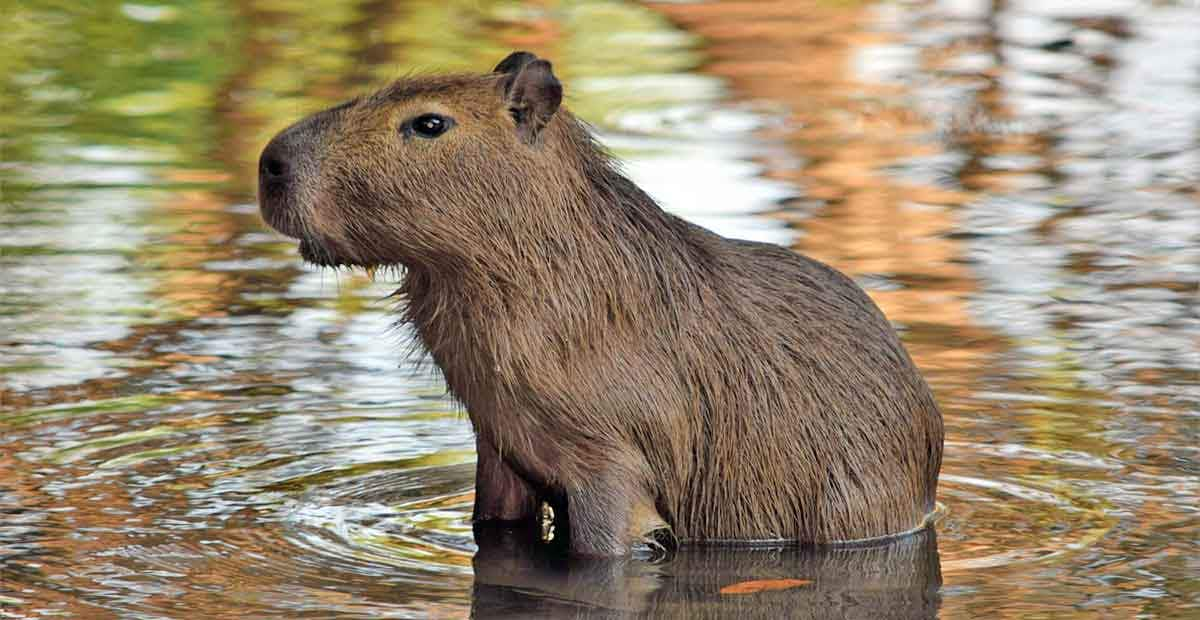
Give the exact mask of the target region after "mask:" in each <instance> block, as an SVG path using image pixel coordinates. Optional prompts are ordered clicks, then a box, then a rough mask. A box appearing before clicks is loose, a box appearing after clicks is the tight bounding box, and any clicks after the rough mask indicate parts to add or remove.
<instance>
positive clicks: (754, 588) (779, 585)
mask: <svg viewBox="0 0 1200 620" xmlns="http://www.w3.org/2000/svg"><path fill="white" fill-rule="evenodd" d="M810 583H812V580H810V579H755V580H753V581H739V582H737V583H734V584H730V585H727V586H725V587H724V588H721V594H754V593H755V592H766V591H767V590H786V589H788V588H798V587H800V586H806V585H808V584H810Z"/></svg>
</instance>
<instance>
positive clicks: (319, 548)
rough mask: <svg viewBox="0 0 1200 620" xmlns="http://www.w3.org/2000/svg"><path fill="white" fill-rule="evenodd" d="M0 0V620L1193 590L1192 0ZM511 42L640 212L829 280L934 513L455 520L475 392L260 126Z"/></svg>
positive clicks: (782, 604)
mask: <svg viewBox="0 0 1200 620" xmlns="http://www.w3.org/2000/svg"><path fill="white" fill-rule="evenodd" d="M5 11H6V13H8V14H9V24H10V25H9V26H8V27H6V28H5V29H4V32H3V34H0V43H2V44H3V49H4V50H5V52H4V54H3V55H0V76H3V77H2V78H0V79H2V80H3V81H4V82H3V87H2V88H0V104H2V106H3V107H2V109H3V110H4V113H3V114H0V191H2V194H0V231H2V234H0V269H2V271H3V273H2V277H0V290H2V293H3V294H2V295H0V398H2V402H0V617H14V618H35V617H44V616H62V617H76V618H109V617H114V618H115V617H122V618H223V617H253V618H270V617H277V618H304V617H310V618H329V617H345V618H355V617H364V618H365V617H397V618H409V617H412V618H443V617H445V618H453V617H464V616H467V615H470V614H472V613H473V614H474V615H475V616H476V617H480V618H483V617H508V618H529V617H637V616H653V617H679V618H702V617H711V618H723V617H738V616H746V617H763V618H778V617H814V618H821V617H828V616H831V615H833V616H838V615H840V616H843V617H869V618H879V617H898V618H899V617H904V618H909V617H934V616H941V617H945V618H973V617H980V618H983V617H989V618H990V617H1014V618H1016V617H1021V618H1024V617H1055V618H1060V617H1092V616H1105V617H1142V618H1190V617H1194V616H1195V615H1196V614H1198V613H1200V586H1198V583H1200V580H1198V579H1197V576H1198V575H1200V548H1198V547H1200V545H1198V543H1197V540H1198V538H1200V513H1198V511H1200V509H1198V508H1197V506H1200V465H1198V457H1200V454H1198V452H1200V448H1198V446H1200V413H1198V411H1200V313H1198V310H1197V307H1198V299H1200V294H1198V285H1200V207H1198V202H1200V200H1198V198H1200V196H1198V195H1197V186H1198V182H1200V37H1198V36H1196V33H1197V32H1200V8H1198V7H1197V6H1196V4H1195V3H1194V2H1190V1H1187V0H1180V1H1177V2H1168V1H1164V2H1153V3H1152V2H1132V1H1129V2H1127V1H1121V0H1111V1H1106V2H1089V3H1075V2H1065V1H1064V2H1033V1H1013V0H1008V1H998V0H997V1H995V2H985V1H979V0H956V1H954V2H916V1H914V2H894V3H893V2H888V3H868V2H853V1H851V2H832V1H815V0H775V1H754V2H751V1H745V2H721V3H684V4H677V3H669V4H650V5H638V4H632V3H626V2H615V1H614V2H603V1H596V0H577V1H572V2H530V3H520V2H490V1H475V0H473V1H470V2H462V1H458V0H444V1H442V2H417V1H409V2H381V1H365V2H333V1H327V0H309V1H308V2H304V3H293V2H267V1H255V0H245V1H239V2H221V1H212V2H202V3H177V4H134V3H120V2H106V1H98V2H91V3H87V6H86V7H83V6H74V5H63V4H61V3H56V2H48V1H38V0H34V1H28V2H21V3H19V4H17V5H15V6H14V5H10V6H7V7H5ZM514 48H526V49H531V50H534V51H536V52H537V53H539V54H541V55H544V56H547V57H550V58H552V59H553V60H554V61H555V67H556V71H557V72H558V73H560V74H561V76H562V77H563V79H564V82H565V83H566V88H567V93H568V95H567V104H568V105H569V106H570V107H571V108H572V109H573V110H575V111H576V112H577V113H578V114H580V115H581V116H583V117H584V118H586V119H587V120H589V121H591V122H592V123H594V124H595V125H596V126H597V127H598V129H599V130H600V131H601V133H602V137H603V139H604V141H605V142H606V143H607V144H608V145H609V146H610V147H611V148H613V149H614V150H615V151H616V152H617V153H618V154H619V155H621V156H622V157H623V158H625V160H626V161H627V163H628V165H627V169H628V171H629V173H630V174H631V175H632V176H633V177H634V178H635V179H636V180H637V181H638V182H639V183H641V184H642V185H643V186H644V187H645V188H646V189H648V190H649V191H650V192H651V193H652V194H654V195H655V196H656V197H657V198H659V199H660V200H661V201H662V202H663V204H664V206H665V207H667V208H668V209H671V210H673V211H675V212H678V213H680V214H682V215H684V216H685V217H688V218H690V219H693V220H694V221H697V222H700V223H702V224H703V225H705V226H709V227H711V228H713V229H715V230H717V231H718V232H721V233H723V234H727V235H731V236H738V237H744V238H753V239H759V240H764V241H771V242H775V243H781V244H786V245H790V246H792V247H794V248H796V249H798V250H800V251H802V252H806V253H808V254H811V255H813V256H815V257H817V258H820V259H822V260H825V261H827V262H829V263H831V264H833V265H835V266H837V267H838V268H840V269H842V270H844V271H846V272H847V273H849V274H851V275H852V276H853V277H854V278H855V279H856V280H857V281H859V282H860V284H862V285H863V286H864V287H865V288H867V289H868V291H869V292H870V293H871V295H872V296H873V297H874V298H875V299H876V300H877V301H878V303H879V304H880V305H881V306H882V307H883V308H884V310H885V311H886V312H887V314H888V315H889V317H891V318H892V319H893V320H894V322H895V323H896V325H897V326H898V327H899V328H900V329H901V330H902V334H903V336H904V338H905V341H906V343H907V344H908V346H909V348H910V350H911V351H912V353H913V355H914V357H915V358H916V360H917V362H918V364H919V365H920V366H921V368H922V369H923V370H924V371H925V373H926V375H927V377H928V379H929V381H930V383H931V384H932V386H933V387H934V390H935V392H936V393H937V396H938V398H939V401H940V402H941V403H942V405H943V408H944V411H945V417H946V425H947V445H946V462H945V466H944V470H943V476H942V485H941V488H940V497H941V501H942V502H943V503H944V504H945V506H946V510H947V514H946V516H945V517H944V518H943V519H942V520H941V522H940V523H939V524H938V527H937V531H936V536H935V535H925V536H922V537H917V538H913V539H909V540H906V541H902V542H901V543H898V544H895V545H890V546H885V547H881V548H868V549H845V550H838V551H834V552H825V553H815V552H803V551H797V550H789V549H761V550H756V551H731V550H694V551H688V552H684V553H681V554H679V555H678V556H676V557H674V558H672V559H670V560H669V561H666V562H657V563H655V562H649V561H646V560H644V559H639V560H634V561H628V562H617V563H588V562H579V561H569V560H566V559H564V558H561V557H557V556H555V555H554V554H552V553H543V552H541V551H536V550H530V549H529V547H528V545H525V544H523V543H524V542H525V541H524V539H522V538H521V537H520V536H521V534H520V533H511V532H508V533H503V532H498V533H497V532H493V533H489V534H488V535H487V536H485V537H483V538H481V539H480V543H481V544H480V546H479V547H477V546H476V543H475V539H474V537H473V536H472V532H471V528H470V523H469V520H468V518H469V512H470V506H471V501H472V495H471V493H472V478H473V460H474V455H473V441H472V439H471V434H470V429H469V426H468V424H467V422H466V420H465V417H464V416H463V415H462V414H461V412H460V411H459V410H458V409H457V408H456V406H455V405H454V403H453V402H450V401H449V400H448V399H447V398H446V397H445V387H444V385H443V383H442V382H441V380H440V378H439V377H438V376H437V374H436V372H435V371H434V369H431V368H430V367H429V366H428V365H427V364H422V363H421V362H420V360H406V359H404V358H403V356H402V355H401V354H400V352H401V351H402V350H404V349H405V347H406V344H408V343H409V341H410V339H411V335H410V334H409V333H407V332H405V331H403V330H394V329H392V328H391V323H392V319H391V318H390V317H389V313H390V312H391V306H390V303H391V302H390V301H388V300H386V299H385V298H386V296H387V295H388V294H389V293H390V292H391V290H392V289H393V288H394V287H395V284H394V281H392V282H389V281H388V278H386V277H385V278H381V280H380V281H375V282H372V281H370V280H368V279H366V278H365V277H363V276H362V275H361V274H354V273H346V272H341V273H333V272H328V271H324V272H323V271H318V270H314V269H310V268H307V267H305V266H303V265H302V264H301V263H300V261H299V259H298V257H297V255H296V251H295V248H294V244H293V243H291V242H289V241H287V240H286V239H283V238H281V237H280V236H279V235H276V234H274V233H272V232H270V231H268V230H267V229H266V228H265V227H264V226H263V225H262V222H261V220H260V219H259V217H258V215H257V207H256V205H255V202H254V194H253V192H254V184H255V162H256V158H257V155H258V152H259V150H260V149H261V147H262V145H263V144H265V142H266V140H267V139H268V138H269V137H270V136H271V135H272V134H273V133H274V132H275V131H277V130H278V129H280V128H282V127H283V126H286V125H287V124H289V123H290V122H291V121H293V120H294V119H296V118H297V117H299V116H301V115H303V114H305V113H308V112H311V111H314V110H317V109H321V108H323V107H326V106H328V105H332V104H334V103H337V102H339V101H341V100H344V99H346V98H349V97H351V96H354V95H356V94H359V93H362V92H365V91H368V90H370V89H372V88H374V87H376V86H379V85H382V84H384V83H386V82H387V81H388V80H389V79H392V78H394V77H396V76H398V75H402V74H404V73H407V72H411V71H430V70H483V69H486V68H488V67H491V66H492V65H494V64H495V62H496V61H497V60H498V59H500V58H502V57H503V56H504V55H505V54H506V53H507V52H508V51H509V50H511V49H514ZM747 582H749V583H750V584H751V586H750V587H748V588H747V587H746V586H745V584H746V583H747ZM753 584H758V585H757V586H755V585H753ZM764 584H766V585H764ZM772 584H773V585H774V586H776V587H778V588H780V589H762V588H764V587H768V586H771V585H772ZM756 588H757V589H756Z"/></svg>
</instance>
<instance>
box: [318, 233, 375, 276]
mask: <svg viewBox="0 0 1200 620" xmlns="http://www.w3.org/2000/svg"><path fill="white" fill-rule="evenodd" d="M300 257H301V258H303V259H304V260H305V261H306V262H308V263H310V264H313V265H317V266H318V267H334V268H337V267H361V268H362V269H363V270H364V271H366V273H367V276H369V277H371V278H372V279H374V278H375V271H376V270H378V269H380V268H383V269H385V270H386V269H387V268H394V267H396V265H385V264H379V263H371V264H366V263H360V262H358V261H354V260H351V259H349V258H346V257H345V256H343V255H341V254H338V253H337V252H336V251H335V250H334V249H333V248H331V247H329V246H328V245H326V244H323V243H321V242H320V241H317V240H315V239H312V238H309V237H303V238H301V239H300Z"/></svg>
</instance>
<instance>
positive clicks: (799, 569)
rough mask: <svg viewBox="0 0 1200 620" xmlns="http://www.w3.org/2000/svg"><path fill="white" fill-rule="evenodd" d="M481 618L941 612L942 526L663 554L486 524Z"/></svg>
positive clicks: (876, 619) (478, 561)
mask: <svg viewBox="0 0 1200 620" xmlns="http://www.w3.org/2000/svg"><path fill="white" fill-rule="evenodd" d="M475 538H476V541H477V543H478V545H479V551H478V553H477V554H476V555H475V561H474V566H475V587H474V601H473V608H472V617H473V618H478V619H485V618H506V619H508V618H511V619H516V618H642V617H647V618H680V619H683V618H687V619H689V620H698V619H707V618H712V619H716V618H734V619H739V620H745V619H749V618H867V619H870V620H884V619H888V618H935V617H937V613H938V608H939V606H940V604H941V596H940V589H941V585H942V575H941V569H940V565H939V561H938V551H937V535H936V533H935V532H934V531H933V530H932V529H929V530H925V531H922V532H920V533H917V534H914V535H911V536H906V537H903V538H899V539H894V540H890V541H888V542H886V543H881V544H874V545H860V546H853V547H850V546H847V547H825V548H812V547H809V548H798V547H776V548H747V547H684V548H682V549H679V550H677V551H675V552H673V553H671V554H669V555H668V556H667V557H666V558H664V559H661V560H660V561H650V560H647V559H645V558H642V559H639V558H622V559H583V558H576V557H569V556H568V555H567V554H565V553H563V552H562V550H561V549H555V548H553V547H549V546H546V545H542V544H539V543H538V542H537V533H536V532H534V531H531V530H529V529H505V528H500V527H490V526H489V527H483V528H478V529H477V530H476V533H475Z"/></svg>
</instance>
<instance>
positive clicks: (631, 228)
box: [260, 55, 942, 554]
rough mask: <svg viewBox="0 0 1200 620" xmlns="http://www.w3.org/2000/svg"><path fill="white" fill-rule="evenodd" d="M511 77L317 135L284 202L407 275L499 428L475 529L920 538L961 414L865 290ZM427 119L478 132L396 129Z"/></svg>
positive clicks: (371, 103) (475, 403)
mask: <svg viewBox="0 0 1200 620" xmlns="http://www.w3.org/2000/svg"><path fill="white" fill-rule="evenodd" d="M505 63H507V66H506V64H505ZM505 63H502V64H501V66H500V67H497V69H498V70H499V72H497V73H492V74H487V75H481V76H449V77H428V78H414V79H406V80H401V81H399V82H397V83H396V84H394V85H393V86H391V87H389V88H386V89H384V90H383V91H381V92H379V93H377V94H375V95H372V96H370V97H366V98H361V99H356V100H354V101H351V102H349V103H347V104H344V105H342V106H339V107H337V108H333V109H331V110H327V111H325V112H321V113H319V114H316V115H314V116H311V117H309V118H307V119H305V120H304V121H301V122H300V123H298V124H297V125H294V126H293V127H291V128H289V129H288V130H285V131H284V132H283V133H281V134H280V135H279V136H277V137H276V138H275V139H274V140H273V141H272V143H271V145H269V146H268V147H267V149H266V150H265V151H264V154H263V160H262V161H263V163H262V170H263V171H264V172H263V173H262V174H263V175H264V176H263V179H264V180H263V181H262V186H261V188H260V199H261V202H262V209H263V213H264V216H265V217H266V219H267V221H268V222H269V223H271V225H272V226H274V227H276V228H277V229H279V230H281V231H283V232H285V233H287V234H290V235H292V236H295V237H298V238H300V239H301V251H302V253H303V254H304V256H305V258H307V259H308V260H310V261H312V262H316V263H318V264H324V265H343V264H345V265H360V266H379V265H385V266H392V265H398V266H402V267H403V268H404V269H405V278H404V282H403V285H402V287H401V292H402V293H403V295H404V298H405V299H406V300H407V305H406V307H405V309H404V319H405V320H406V321H407V322H409V323H411V324H412V326H413V327H414V328H415V329H416V332H417V334H418V335H419V337H420V340H421V342H422V343H423V344H424V346H425V347H426V349H427V350H428V351H429V353H430V354H431V355H432V357H433V359H434V361H435V362H436V363H437V365H438V366H439V367H440V368H441V369H442V371H443V372H444V374H445V378H446V382H447V384H448V385H449V387H450V390H451V391H452V393H453V394H454V396H455V397H457V398H458V399H459V400H460V401H461V402H462V403H463V404H464V405H465V406H466V409H467V411H468V414H469V416H470V419H471V422H472V424H473V425H474V428H475V432H476V435H477V440H478V448H479V454H480V457H479V464H478V473H477V486H478V488H477V502H476V507H475V517H476V519H478V520H491V519H505V520H510V519H511V520H516V519H528V518H532V517H533V515H534V513H535V511H536V508H537V506H538V504H539V502H540V501H542V500H545V501H549V502H550V503H551V504H552V505H555V506H557V507H558V508H559V513H560V514H564V513H565V514H566V515H567V516H568V521H569V523H568V530H569V532H570V541H571V548H572V550H573V551H575V552H577V553H581V554H622V553H625V552H626V551H628V549H629V547H630V545H631V544H633V543H635V542H637V541H638V540H640V539H642V538H643V537H644V536H645V535H646V534H647V533H648V532H650V531H652V530H655V529H658V528H662V527H669V528H670V529H671V530H672V531H673V533H674V535H675V536H677V537H678V538H679V539H681V540H683V541H697V542H702V541H713V540H749V539H790V540H798V541H805V542H816V543H824V542H831V541H840V540H848V539H861V538H869V537H878V536H884V535H890V534H896V533H899V532H903V531H906V530H910V529H912V528H914V527H917V526H918V525H920V524H921V523H922V520H923V519H924V518H925V516H926V514H927V513H928V512H929V511H930V510H931V509H932V508H933V504H934V494H935V489H936V485H937V476H938V469H939V467H940V465H941V454H942V422H941V415H940V413H939V412H938V408H937V405H936V404H935V402H934V400H933V397H932V395H931V393H930V391H929V388H928V387H927V386H926V384H925V382H924V381H923V380H922V378H921V376H920V374H919V373H918V371H917V370H916V368H915V367H914V365H913V363H912V360H911V359H910V358H909V356H908V354H907V353H906V352H905V350H904V347H903V346H902V345H901V344H900V341H899V340H898V338H897V336H896V333H895V331H894V330H893V329H892V327H891V325H890V324H889V323H888V321H887V320H886V319H885V318H884V316H883V315H882V313H881V312H880V311H879V310H878V308H877V307H876V306H875V305H874V304H873V303H872V302H871V300H870V299H869V298H868V297H867V295H866V294H865V293H864V292H863V291H862V290H861V289H860V288H859V287H858V286H856V285H855V284H854V283H853V282H852V281H851V280H850V279H849V278H847V277H846V276H844V275H842V274H841V273H839V272H837V271H836V270H834V269H832V268H830V267H828V266H826V265H824V264H822V263H820V262H817V261H815V260H812V259H810V258H807V257H804V256H801V255H799V254H796V253H794V252H791V251H789V250H787V249H784V248H780V247H777V246H772V245H766V244H761V243H753V242H749V241H739V240H733V239H727V238H724V237H720V236H718V235H715V234H713V233H712V232H710V231H708V230H705V229H703V228H700V227H698V226H696V225H694V224H691V223H688V222H686V221H684V220H682V219H680V218H678V217H675V216H673V215H670V214H668V213H666V212H664V211H663V210H662V209H661V208H659V206H658V205H657V204H655V202H654V201H653V200H652V199H651V198H650V197H649V196H647V195H646V194H645V193H643V192H642V191H641V190H640V189H638V188H637V187H636V186H635V185H634V184H633V183H632V182H630V181H629V180H628V179H626V178H625V177H624V176H622V174H621V173H620V172H619V170H618V168H617V166H616V165H615V163H614V162H613V161H612V160H611V159H610V158H609V156H608V155H606V154H605V152H604V151H603V150H602V149H601V148H599V147H598V146H597V145H596V143H595V141H594V140H593V138H592V135H591V134H590V132H589V131H588V128H587V127H586V126H585V125H584V124H583V123H581V122H580V121H578V120H577V119H576V118H574V117H573V116H572V115H571V114H570V113H569V112H567V111H566V110H565V109H561V108H560V107H559V105H558V104H559V101H558V98H559V97H561V88H560V87H558V82H557V80H555V79H554V77H553V74H552V73H551V72H550V66H549V63H546V62H545V61H539V60H535V59H534V58H533V57H532V55H514V56H512V57H510V58H509V59H506V61H505ZM428 112H437V113H440V114H444V115H446V116H449V117H452V118H453V119H454V120H455V122H456V124H455V125H454V126H453V127H452V128H451V129H450V130H449V131H447V132H446V133H445V134H443V135H442V136H440V137H438V138H434V139H426V138H421V137H415V136H410V135H406V134H405V133H404V132H402V131H399V130H398V127H402V126H403V123H404V122H405V121H406V120H407V119H411V118H413V117H416V116H418V115H421V114H424V113H428ZM280 162H283V164H281V163H280ZM284 164H286V167H281V166H283V165H284ZM269 165H270V166H274V167H273V168H272V170H276V171H277V172H278V171H279V170H286V172H284V173H283V176H282V177H278V178H275V180H270V179H268V177H267V173H266V172H265V171H266V170H267V167H268V166H269Z"/></svg>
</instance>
